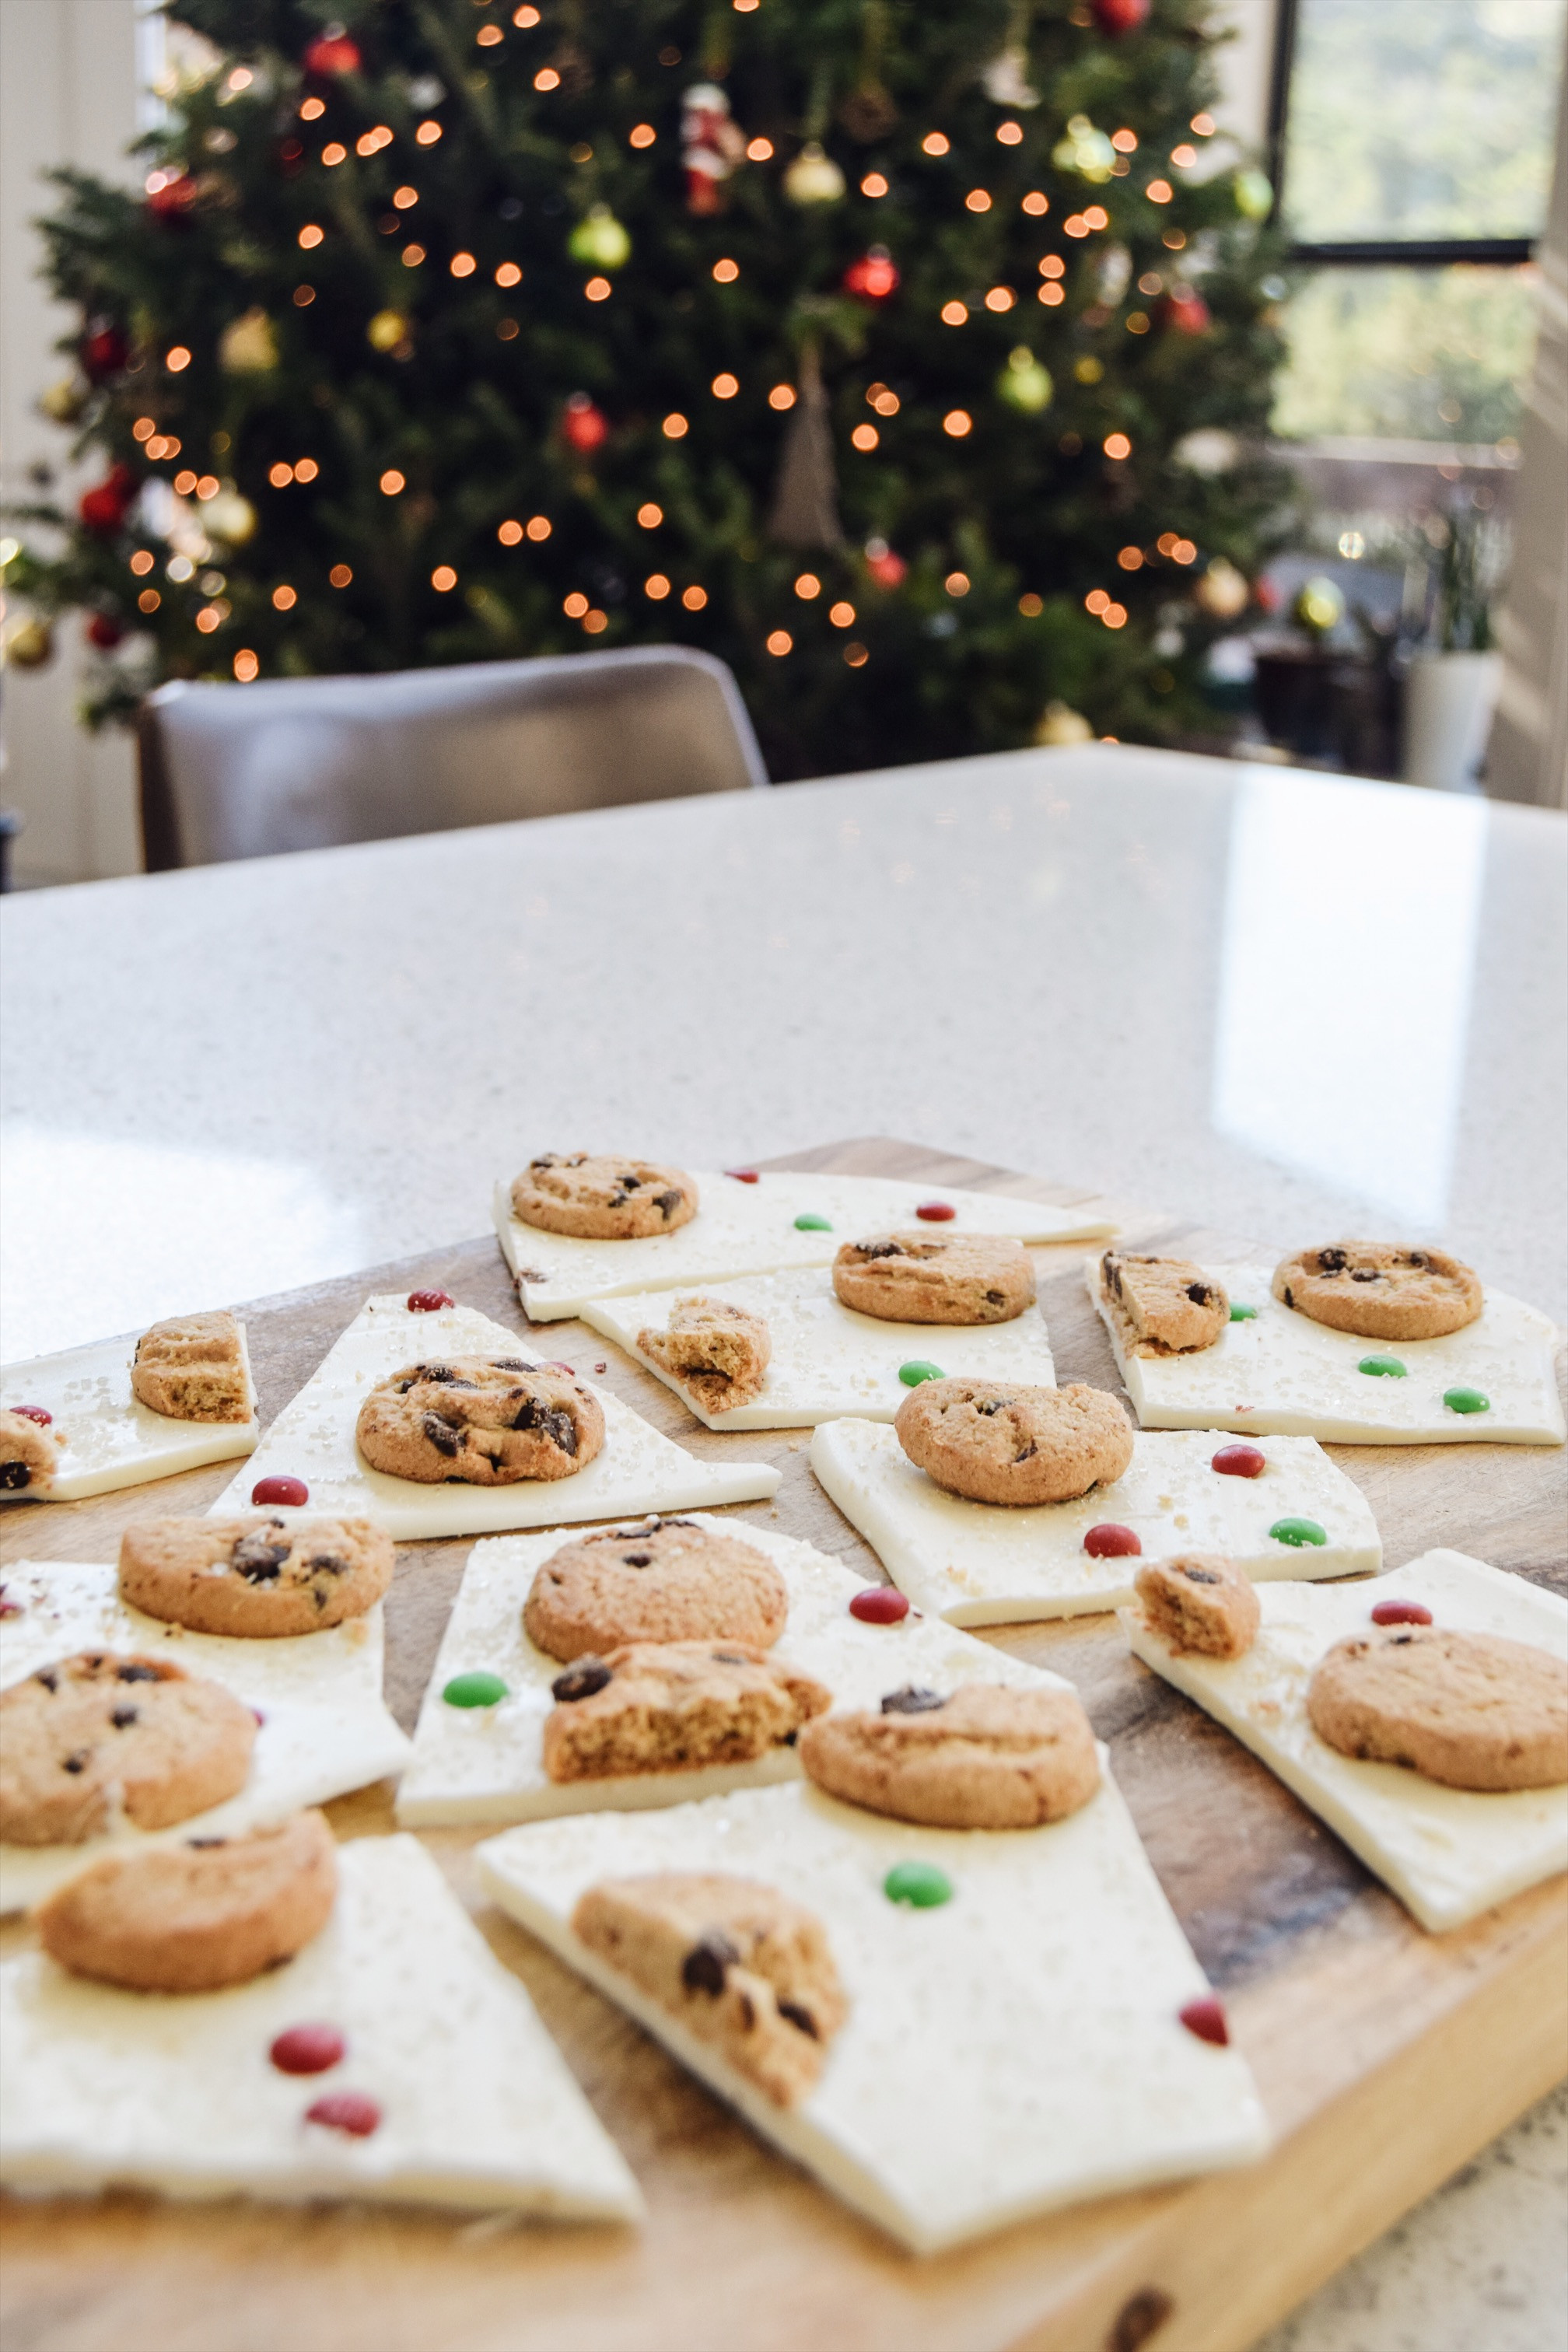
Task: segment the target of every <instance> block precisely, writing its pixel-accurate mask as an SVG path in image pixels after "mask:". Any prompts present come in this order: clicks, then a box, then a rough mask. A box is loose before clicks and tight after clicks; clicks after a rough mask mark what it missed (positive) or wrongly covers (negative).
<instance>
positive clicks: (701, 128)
mask: <svg viewBox="0 0 1568 2352" xmlns="http://www.w3.org/2000/svg"><path fill="white" fill-rule="evenodd" d="M745 152H746V142H745V138H744V135H743V134H742V132H741V131H739V130H738V129H737V128H736V126H735V124H734V123H733V122H732V121H731V119H730V101H729V100H728V99H727V98H726V97H725V95H724V93H723V91H722V90H721V89H720V88H719V85H718V83H717V82H712V81H700V82H694V83H693V84H692V87H691V88H690V89H689V90H688V91H687V93H686V95H685V97H684V98H683V99H682V100H681V104H680V161H681V165H682V167H683V169H684V171H685V173H686V209H687V211H688V212H689V213H696V214H697V215H699V217H700V218H702V217H710V216H711V215H713V214H715V213H721V212H722V211H723V209H724V195H725V190H724V183H725V181H726V180H727V179H728V178H729V177H730V175H731V173H732V172H733V170H734V168H735V166H736V164H737V163H739V162H740V160H741V158H742V155H743V154H744V153H745Z"/></svg>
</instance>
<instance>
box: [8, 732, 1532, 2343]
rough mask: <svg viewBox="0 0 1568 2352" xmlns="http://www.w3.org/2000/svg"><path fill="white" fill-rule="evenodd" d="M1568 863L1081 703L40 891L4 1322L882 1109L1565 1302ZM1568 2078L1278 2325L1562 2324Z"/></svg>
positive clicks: (300, 1275) (55, 1329)
mask: <svg viewBox="0 0 1568 2352" xmlns="http://www.w3.org/2000/svg"><path fill="white" fill-rule="evenodd" d="M1565 867H1568V824H1565V822H1564V820H1563V818H1562V817H1561V816H1559V815H1556V814H1552V813H1548V812H1544V811H1538V810H1531V809H1523V808H1514V807H1509V806H1502V805H1489V804H1488V803H1483V802H1480V801H1474V800H1467V799H1455V798H1450V797H1447V796H1445V795H1440V794H1436V793H1424V792H1420V791H1416V790H1413V789H1410V788H1408V787H1405V786H1400V785H1388V784H1372V783H1360V782H1349V781H1346V780H1343V779H1340V778H1332V777H1316V776H1308V775H1303V774H1301V773H1300V772H1291V771H1281V770H1278V769H1271V768H1261V767H1259V768H1248V767H1246V766H1240V765H1237V764H1234V763H1230V762H1225V761H1207V760H1199V759H1190V758H1184V757H1179V756H1176V755H1173V754H1164V753H1159V752H1152V751H1133V750H1128V749H1123V748H1120V747H1111V746H1105V745H1090V746H1086V747H1084V748H1082V749H1081V750H1071V751H1026V752H1016V753H1008V754H1004V755H999V756H996V757H993V758H989V759H978V760H969V761H952V762H948V763H943V764H942V765H939V766H932V767H928V768H913V769H901V770H896V771H892V772H888V773H885V774H880V775H873V776H866V777H859V778H855V779H851V780H848V781H846V782H821V783H812V784H799V785H792V786H790V787H788V788H787V789H784V790H779V791H775V792H770V793H734V794H725V795H721V796H718V797H713V798H704V799H696V800H689V801H681V802H673V803H664V804H659V805H653V806H647V805H645V806H642V807H637V808H628V809H621V810H610V811H605V812H603V813H599V814H589V815H583V816H568V817H560V818H552V819H548V820H544V821H542V822H536V823H534V824H517V825H507V826H499V827H493V828H485V829H483V830H480V831H475V832H468V833H450V834H439V835H426V836H422V837H419V838H416V839H413V840H405V841H394V842H385V843H379V844H374V845H369V846H365V847H359V848H353V849H342V850H325V851H317V852H310V853H307V854H305V855H302V856H293V857H279V858H267V859H258V860H256V861H254V862H251V863H248V864H244V865H235V866H216V867H208V868H204V869H197V870H195V871H192V872H186V873H177V874H169V875H161V876H155V877H137V878H132V879H128V880H121V881H110V882H96V883H86V884H81V885H78V886H74V887H68V888H63V889H57V890H49V891H39V892H36V893H30V894H24V895H21V896H18V897H16V898H11V899H9V900H7V901H5V904H4V907H3V908H0V957H3V962H0V987H3V989H4V1002H5V1026H4V1040H3V1047H0V1053H3V1063H0V1087H3V1097H0V1108H3V1112H4V1120H5V1219H4V1225H3V1227H0V1352H3V1353H4V1356H5V1358H6V1359H8V1360H14V1359H16V1358H17V1357H21V1356H28V1355H34V1354H37V1353H41V1352H43V1351H46V1350H48V1349H58V1348H65V1347H68V1346H72V1345H74V1344H76V1343H78V1342H79V1341H86V1340H89V1339H98V1338H100V1337H103V1336H105V1335H107V1334H110V1333H114V1332H121V1331H125V1330H128V1329H131V1328H134V1327H137V1326H139V1325H142V1324H144V1323H146V1322H148V1321H150V1320H152V1319H153V1318H156V1317H160V1316H164V1315H170V1314H174V1313H176V1312H178V1311H180V1310H183V1309H186V1308H194V1307H205V1306H211V1305H216V1304H218V1303H220V1302H226V1301H231V1300H240V1299H245V1298H249V1297H257V1296H258V1295H261V1294H264V1293H267V1292H270V1291H275V1290H281V1289H286V1288H290V1287H293V1286H296V1285H300V1284H302V1283H306V1282H310V1281H314V1280H318V1279H321V1278H324V1277H326V1276H331V1275H336V1274H344V1273H350V1272H353V1270H354V1269H355V1268H357V1267H360V1266H370V1265H375V1264H377V1263H379V1262H381V1261H383V1260H384V1259H387V1258H391V1257H395V1256H398V1255H404V1254H406V1253H411V1252H413V1251H416V1250H419V1249H425V1248H433V1247H436V1246H438V1245H439V1244H445V1243H448V1242H454V1241H458V1240H460V1239H463V1238H465V1237H467V1236H468V1235H471V1234H479V1233H481V1232H483V1231H484V1230H485V1229H486V1227H487V1224H488V1221H489V1190H490V1185H491V1182H492V1180H493V1179H494V1178H495V1177H496V1176H497V1175H498V1174H500V1175H504V1174H510V1173H511V1172H512V1171H514V1170H515V1168H516V1167H518V1166H520V1165H521V1162H522V1161H523V1160H525V1159H526V1158H527V1157H528V1156H529V1155H530V1154H531V1152H533V1151H535V1150H545V1149H553V1150H578V1149H582V1148H584V1147H585V1146H586V1147H589V1148H593V1149H612V1150H613V1149H635V1150H639V1151H643V1152H646V1153H647V1154H649V1155H651V1156H654V1157H658V1158H666V1159H673V1160H678V1161H680V1162H683V1163H685V1164H686V1165H688V1166H715V1165H718V1166H724V1165H734V1164H736V1163H738V1162H744V1161H747V1160H755V1159H764V1158H769V1157H772V1156H773V1155H775V1154H777V1153H781V1152H784V1151H788V1150H797V1149H800V1148H803V1147H805V1146H808V1145H811V1144H815V1143H823V1142H827V1141H830V1140H832V1139H837V1138H840V1137H845V1136H852V1135H868V1134H886V1135H899V1136H904V1137H909V1138H912V1139H917V1140H920V1141H923V1142H927V1143H930V1144H931V1145H933V1146H938V1147H944V1148H950V1149H952V1150H954V1151H958V1152H964V1153H971V1154H973V1155H975V1156H976V1157H979V1158H982V1159H985V1160H995V1161H1000V1162H1002V1163H1004V1164H1005V1165H1008V1166H1011V1167H1015V1168H1018V1169H1025V1170H1029V1171H1032V1172H1035V1173H1037V1174H1039V1175H1042V1176H1046V1177H1049V1178H1053V1179H1056V1180H1058V1181H1063V1182H1070V1183H1074V1184H1081V1185H1084V1186H1087V1187H1092V1188H1094V1189H1095V1190H1097V1191H1101V1192H1106V1193H1109V1194H1111V1195H1113V1196H1114V1197H1116V1198H1117V1199H1119V1200H1121V1201H1122V1202H1135V1203H1138V1204H1140V1205H1142V1206H1146V1207H1150V1208H1158V1209H1165V1210H1169V1211H1171V1212H1172V1213H1176V1214H1182V1215H1190V1216H1194V1217H1197V1218H1201V1219H1202V1220H1203V1221H1204V1222H1205V1223H1209V1224H1213V1225H1217V1226H1221V1227H1224V1228H1226V1230H1228V1231H1231V1232H1234V1233H1237V1234H1252V1235H1255V1236H1256V1237H1257V1238H1258V1240H1259V1241H1260V1242H1262V1243H1264V1244H1268V1245H1269V1246H1274V1245H1276V1244H1279V1245H1280V1246H1283V1245H1284V1244H1287V1243H1289V1244H1297V1243H1300V1242H1302V1241H1312V1240H1319V1239H1321V1240H1327V1239H1329V1238H1331V1237H1332V1236H1334V1235H1337V1234H1343V1233H1346V1232H1350V1233H1371V1234H1387V1235H1391V1236H1392V1235H1399V1236H1404V1235H1409V1236H1410V1237H1411V1238H1413V1239H1414V1238H1425V1239H1441V1240H1443V1241H1445V1242H1447V1244H1449V1245H1450V1246H1452V1247H1453V1248H1454V1249H1455V1250H1457V1251H1458V1253H1459V1255H1461V1256H1463V1257H1465V1258H1466V1259H1468V1261H1469V1262H1470V1263H1471V1264H1473V1265H1475V1266H1476V1267H1477V1268H1478V1269H1479V1272H1480V1273H1481V1274H1482V1276H1483V1277H1484V1278H1486V1279H1487V1280H1489V1281H1492V1282H1495V1283H1497V1284H1499V1285H1500V1286H1502V1287H1504V1288H1506V1289H1509V1290H1510V1291H1512V1292H1514V1293H1515V1294H1516V1295H1518V1296H1520V1297H1525V1298H1528V1299H1531V1301H1533V1302H1534V1303H1535V1304H1536V1305H1538V1306H1540V1307H1543V1308H1545V1309H1546V1310H1547V1312H1548V1313H1550V1314H1552V1315H1553V1316H1555V1317H1556V1318H1558V1319H1559V1320H1564V1319H1568V1249H1565V1243H1568V1188H1565V1186H1564V1182H1563V1177H1564V1171H1565V1168H1568V1050H1565V1046H1568V1037H1565V1034H1564V1032H1565V1028H1568V921H1565V918H1564V904H1565V898H1568V893H1565V891H1564V880H1565V871H1564V869H1565ZM1564 2116H1565V2110H1564V2108H1563V2105H1561V2104H1559V2105H1552V2104H1551V2103H1548V2105H1547V2106H1546V2107H1544V2108H1542V2109H1538V2110H1537V2111H1536V2113H1535V2116H1533V2118H1531V2119H1529V2120H1528V2121H1527V2123H1526V2124H1525V2125H1522V2126H1517V2127H1516V2129H1515V2131H1514V2132H1513V2133H1511V2134H1510V2135H1509V2136H1508V2137H1506V2138H1505V2139H1504V2140H1503V2141H1502V2142H1500V2144H1499V2149H1498V2150H1496V2151H1493V2153H1492V2155H1491V2156H1490V2157H1489V2158H1487V2159H1484V2160H1483V2163H1482V2165H1481V2167H1480V2168H1477V2169H1473V2170H1472V2173H1471V2174H1470V2175H1469V2176H1468V2185H1464V2186H1461V2187H1460V2188H1458V2189H1450V2190H1448V2191H1447V2192H1444V2194H1443V2196H1441V2197H1439V2198H1438V2199H1436V2200H1432V2202H1431V2203H1430V2204H1429V2205H1428V2206H1427V2207H1425V2208H1423V2209H1421V2211H1420V2212H1419V2213H1418V2215H1417V2216H1415V2217H1414V2218H1413V2219H1412V2220H1411V2221H1407V2222H1405V2224H1402V2225H1401V2228H1400V2230H1398V2231H1394V2233H1393V2234H1392V2235H1391V2237H1390V2238H1389V2239H1387V2240H1385V2241H1384V2242H1383V2243H1382V2245H1381V2246H1379V2247H1378V2248H1377V2249H1375V2250H1373V2252H1371V2253H1369V2254H1368V2255H1365V2256H1363V2258H1362V2260H1361V2262H1360V2263H1358V2264H1355V2265H1352V2270H1351V2271H1350V2272H1347V2273H1344V2274H1343V2275H1342V2278H1341V2280H1339V2281H1337V2282H1335V2283H1334V2284H1333V2285H1332V2286H1331V2287H1330V2288H1327V2289H1325V2290H1323V2292H1322V2294H1321V2295H1320V2296H1319V2297H1318V2298H1316V2300H1315V2302H1314V2303H1313V2304H1312V2305H1310V2306H1308V2307H1307V2309H1306V2310H1305V2311H1304V2312H1303V2313H1300V2314H1298V2315H1296V2317H1295V2318H1293V2319H1292V2320H1290V2321H1289V2322H1288V2323H1286V2325H1285V2326H1284V2327H1283V2328H1282V2329H1280V2330H1279V2331H1277V2334H1276V2336H1274V2337H1271V2338H1270V2339H1269V2346H1270V2352H1407V2347H1409V2352H1414V2347H1416V2346H1417V2345H1419V2347H1421V2352H1448V2347H1450V2346H1452V2347H1454V2352H1458V2347H1460V2346H1461V2345H1463V2346H1466V2347H1470V2346H1483V2345H1484V2346H1485V2347H1486V2352H1514V2347H1516V2346H1517V2347H1520V2352H1524V2347H1526V2346H1530V2347H1534V2346H1538V2345H1540V2344H1542V2343H1543V2342H1545V2341H1547V2340H1549V2337H1550V2333H1551V2330H1552V2328H1554V2327H1555V2326H1557V2324H1558V2322H1559V2319H1560V2315H1561V2309H1562V2305H1563V2295H1564V2293H1565V2291H1568V2290H1565V2284H1564V2279H1563V2263H1562V2256H1561V2252H1560V2247H1559V2242H1558V2241H1559V2237H1560V2232H1559V2231H1558V2230H1557V2229H1556V2227H1555V2215H1554V2210H1553V2204H1554V2200H1553V2199H1552V2195H1551V2194H1550V2189H1551V2186H1552V2183H1556V2184H1558V2185H1559V2186H1560V2184H1561V2180H1562V2177H1563V2171H1564V2168H1565V2165H1568V2154H1565V2151H1568V2122H1565V2120H1564ZM1531 2180H1533V2181H1536V2182H1537V2183H1538V2185H1542V2193H1541V2194H1540V2195H1536V2196H1534V2197H1533V2198H1532V2196H1531V2195H1530V2194H1527V2193H1526V2188H1527V2182H1528V2181H1531ZM1478 2182H1479V2183H1480V2184H1481V2185H1480V2188H1479V2189H1478V2188H1477V2187H1476V2185H1475V2184H1476V2183H1478ZM1478 2199H1482V2200H1484V2201H1486V2203H1487V2214H1488V2221H1487V2226H1486V2228H1485V2229H1484V2230H1481V2229H1479V2227H1478V2226H1477V2224H1476V2223H1475V2221H1474V2218H1473V2215H1474V2211H1475V2210H1479V2204H1478ZM1467 2216H1469V2217H1470V2218H1469V2219H1467V2218H1466V2217H1467ZM1424 2232H1425V2233H1426V2234H1425V2235H1423V2233H1424ZM1467 2232H1468V2234H1467ZM1436 2277H1440V2278H1441V2280H1442V2283H1443V2284H1442V2293H1441V2294H1439V2295H1436V2297H1434V2296H1433V2295H1432V2294H1431V2293H1430V2292H1429V2290H1430V2288H1431V2284H1432V2282H1433V2280H1434V2278H1436ZM1347 2295H1348V2296H1349V2298H1350V2300H1349V2302H1348V2303H1347V2301H1346V2297H1347ZM1336 2298H1337V2300H1336ZM1548 2315H1550V2317H1549V2316H1548Z"/></svg>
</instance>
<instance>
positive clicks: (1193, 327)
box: [1164, 294, 1214, 335]
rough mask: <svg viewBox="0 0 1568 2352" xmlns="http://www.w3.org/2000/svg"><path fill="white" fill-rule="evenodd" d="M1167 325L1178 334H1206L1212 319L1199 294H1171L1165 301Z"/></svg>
mask: <svg viewBox="0 0 1568 2352" xmlns="http://www.w3.org/2000/svg"><path fill="white" fill-rule="evenodd" d="M1164 320H1165V324H1166V326H1167V327H1169V328H1171V329H1172V331H1173V332H1174V333H1176V334H1178V335H1206V334H1207V333H1208V331H1209V329H1210V328H1211V327H1212V326H1213V324H1214V320H1213V319H1212V318H1211V317H1210V315H1209V306H1208V304H1207V303H1206V302H1205V300H1204V298H1203V296H1202V295H1201V294H1173V295H1171V297H1170V298H1169V299H1168V300H1167V301H1166V303H1165V307H1164Z"/></svg>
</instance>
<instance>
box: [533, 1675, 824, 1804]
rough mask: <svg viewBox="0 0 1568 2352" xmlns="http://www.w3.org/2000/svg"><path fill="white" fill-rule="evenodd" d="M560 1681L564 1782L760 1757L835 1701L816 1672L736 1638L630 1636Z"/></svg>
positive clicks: (550, 1723) (556, 1751)
mask: <svg viewBox="0 0 1568 2352" xmlns="http://www.w3.org/2000/svg"><path fill="white" fill-rule="evenodd" d="M552 1692H553V1694H554V1697H555V1702H556V1703H555V1706H553V1707H552V1710H551V1712H550V1714H549V1715H548V1716H547V1717H545V1722H544V1769H545V1770H546V1772H547V1773H548V1774H549V1775H550V1778H551V1779H552V1780H558V1781H559V1780H618V1779H619V1778H621V1777H622V1776H623V1775H626V1774H631V1773H641V1772H700V1771H701V1770H703V1769H704V1768H705V1767H707V1766H708V1765H710V1764H746V1763H750V1762H751V1760H752V1758H753V1757H757V1756H762V1755H765V1754H766V1752H767V1750H768V1749H769V1748H777V1747H780V1746H784V1745H786V1744H788V1743H789V1742H791V1741H793V1740H794V1738H795V1736H796V1734H797V1733H798V1732H799V1730H800V1727H801V1726H802V1725H803V1724H804V1723H807V1722H809V1721H810V1719H811V1717H813V1716H814V1715H821V1714H823V1713H825V1712H826V1709H827V1707H828V1706H830V1705H831V1704H832V1695H831V1693H830V1692H828V1691H827V1690H826V1689H824V1687H823V1685H822V1684H821V1683H819V1682H814V1681H813V1680H812V1678H811V1676H810V1675H803V1674H798V1673H796V1672H795V1671H794V1670H793V1669H792V1668H790V1667H788V1666H785V1665H782V1664H778V1663H777V1662H776V1661H774V1660H773V1659H771V1658H769V1656H768V1655H767V1654H766V1652H765V1651H762V1650H754V1649H751V1648H746V1647H742V1645H741V1644H739V1643H710V1642H630V1643H625V1644H624V1645H623V1646H622V1647H621V1648H620V1649H618V1650H612V1651H611V1652H610V1654H609V1655H608V1657H606V1658H595V1657H579V1658H578V1659H577V1660H576V1661H575V1662H574V1664H572V1665H570V1666H568V1667H567V1669H566V1672H565V1673H564V1674H563V1675H557V1677H556V1679H555V1681H554V1683H553V1684H552Z"/></svg>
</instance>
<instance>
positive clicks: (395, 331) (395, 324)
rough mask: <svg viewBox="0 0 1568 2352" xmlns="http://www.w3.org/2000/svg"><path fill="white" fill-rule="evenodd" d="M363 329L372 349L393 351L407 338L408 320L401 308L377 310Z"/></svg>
mask: <svg viewBox="0 0 1568 2352" xmlns="http://www.w3.org/2000/svg"><path fill="white" fill-rule="evenodd" d="M407 335H408V321H407V320H406V319H405V317H404V315H403V313H402V311H401V310H378V311H377V312H376V314H375V316H374V319H373V320H371V322H370V324H369V326H368V327H367V328H366V329H365V338H366V341H368V342H369V343H370V346H371V348H372V350H373V351H378V352H395V350H396V349H397V346H398V344H399V343H401V342H404V341H406V339H407Z"/></svg>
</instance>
